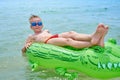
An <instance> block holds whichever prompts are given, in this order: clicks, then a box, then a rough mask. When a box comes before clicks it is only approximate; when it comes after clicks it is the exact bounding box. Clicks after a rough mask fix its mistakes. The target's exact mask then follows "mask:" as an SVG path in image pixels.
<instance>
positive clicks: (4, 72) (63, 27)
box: [0, 0, 120, 80]
mask: <svg viewBox="0 0 120 80" xmlns="http://www.w3.org/2000/svg"><path fill="white" fill-rule="evenodd" d="M0 6H1V7H0V24H1V26H0V42H1V43H0V80H66V79H65V78H63V77H61V76H58V75H56V74H55V73H54V72H53V71H52V70H50V71H49V70H41V71H40V72H31V71H30V69H29V66H28V63H27V61H26V60H25V59H24V57H22V55H21V51H20V50H21V48H22V46H23V44H24V41H25V39H26V37H27V36H28V35H29V34H31V33H33V32H32V31H31V30H30V28H29V22H28V18H29V17H30V16H31V14H36V15H39V16H40V17H41V18H42V19H43V23H44V29H49V30H50V32H52V33H53V34H54V33H61V32H64V31H71V30H74V31H77V32H79V33H87V34H89V33H92V32H94V30H95V29H96V26H97V24H98V23H105V24H107V25H109V27H110V30H109V32H108V34H107V35H106V38H105V41H106V40H107V39H108V38H115V39H116V40H117V42H118V44H119V45H120V31H119V29H120V26H119V25H120V14H119V13H120V1H119V0H106V1H105V0H92V1H88V0H33V1H30V0H21V1H19V0H12V1H10V0H1V1H0ZM118 79H120V78H115V79H114V80H118ZM76 80H100V79H94V78H90V77H87V76H85V75H83V74H80V75H79V77H78V78H77V79H76ZM109 80H113V79H109Z"/></svg>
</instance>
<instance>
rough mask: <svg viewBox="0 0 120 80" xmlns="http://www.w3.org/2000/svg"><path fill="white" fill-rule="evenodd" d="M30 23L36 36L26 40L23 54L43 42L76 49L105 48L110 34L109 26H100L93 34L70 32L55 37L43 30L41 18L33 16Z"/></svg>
mask: <svg viewBox="0 0 120 80" xmlns="http://www.w3.org/2000/svg"><path fill="white" fill-rule="evenodd" d="M29 21H30V28H31V29H32V30H33V31H34V34H33V35H30V36H29V37H28V39H27V40H26V43H25V45H24V47H23V49H22V52H23V53H24V52H25V51H26V49H27V48H28V47H29V46H30V45H31V44H32V43H33V42H41V43H47V44H53V45H57V46H72V47H75V48H85V47H91V46H94V45H99V46H102V47H104V37H105V35H106V34H107V32H108V26H104V25H103V24H99V25H98V27H97V29H96V31H95V32H94V33H93V34H79V33H77V32H74V31H70V32H64V33H61V34H55V35H53V34H51V33H50V32H49V31H48V30H42V28H43V24H42V20H41V18H40V17H39V16H36V15H32V16H31V17H30V19H29Z"/></svg>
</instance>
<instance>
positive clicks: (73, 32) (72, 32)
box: [68, 31, 76, 34]
mask: <svg viewBox="0 0 120 80" xmlns="http://www.w3.org/2000/svg"><path fill="white" fill-rule="evenodd" d="M68 33H69V34H75V33H76V32H75V31H70V32H68Z"/></svg>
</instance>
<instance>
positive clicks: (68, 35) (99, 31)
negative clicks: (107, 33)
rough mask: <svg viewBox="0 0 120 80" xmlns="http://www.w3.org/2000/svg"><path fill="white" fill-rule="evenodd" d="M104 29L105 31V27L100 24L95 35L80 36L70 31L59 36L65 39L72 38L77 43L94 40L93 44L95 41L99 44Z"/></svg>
mask: <svg viewBox="0 0 120 80" xmlns="http://www.w3.org/2000/svg"><path fill="white" fill-rule="evenodd" d="M103 29H104V25H103V24H99V25H98V27H97V29H96V31H95V33H94V34H80V33H77V32H74V31H70V32H65V33H61V34H59V36H60V37H63V38H72V39H74V40H77V41H91V40H92V43H93V41H95V42H96V43H97V42H98V40H99V39H100V37H101V36H102V34H103ZM92 38H93V39H92ZM96 38H97V40H96Z"/></svg>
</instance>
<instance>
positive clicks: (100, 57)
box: [26, 39, 120, 79]
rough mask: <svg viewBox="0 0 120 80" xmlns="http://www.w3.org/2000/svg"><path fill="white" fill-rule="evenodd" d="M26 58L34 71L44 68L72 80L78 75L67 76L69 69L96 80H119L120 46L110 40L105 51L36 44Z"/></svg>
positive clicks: (27, 52)
mask: <svg viewBox="0 0 120 80" xmlns="http://www.w3.org/2000/svg"><path fill="white" fill-rule="evenodd" d="M26 55H27V58H28V60H29V62H30V63H31V64H32V70H36V69H37V68H40V67H44V68H48V69H56V71H57V73H59V74H60V75H66V76H69V75H72V77H75V76H76V74H75V73H73V74H68V73H67V71H66V69H68V70H74V71H77V72H81V73H83V74H86V75H88V76H91V77H94V78H103V79H105V78H114V77H120V46H119V45H117V44H116V40H114V39H109V40H108V41H107V42H106V43H105V47H104V48H102V47H100V46H94V47H91V48H84V49H74V48H71V47H59V46H54V45H50V44H39V43H33V44H32V45H31V46H30V47H29V48H28V49H27V51H26Z"/></svg>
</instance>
